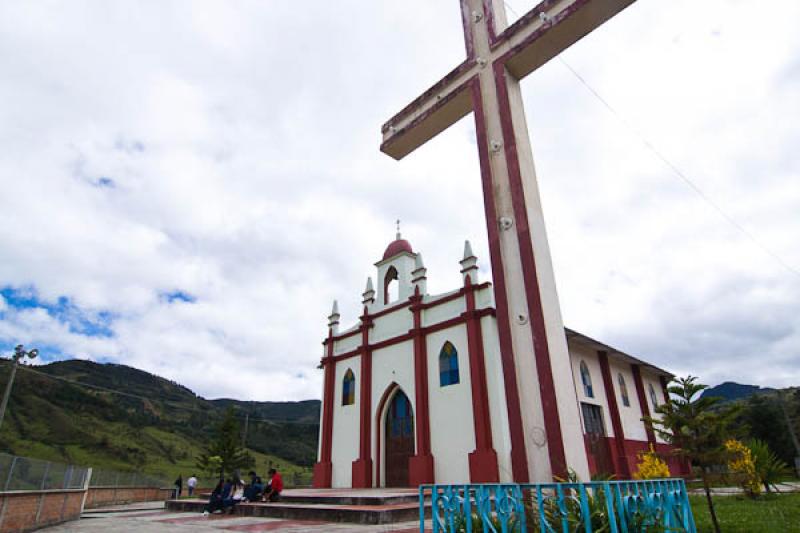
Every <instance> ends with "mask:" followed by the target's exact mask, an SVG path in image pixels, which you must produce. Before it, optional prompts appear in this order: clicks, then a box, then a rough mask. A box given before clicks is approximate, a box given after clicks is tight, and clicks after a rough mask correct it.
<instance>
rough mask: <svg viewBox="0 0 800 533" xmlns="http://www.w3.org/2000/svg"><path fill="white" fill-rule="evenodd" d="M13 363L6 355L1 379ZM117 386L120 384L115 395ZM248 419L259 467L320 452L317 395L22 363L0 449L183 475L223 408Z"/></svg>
mask: <svg viewBox="0 0 800 533" xmlns="http://www.w3.org/2000/svg"><path fill="white" fill-rule="evenodd" d="M9 369H10V363H9V361H8V360H0V384H3V385H4V384H5V383H6V381H7V379H8V373H9ZM112 391H121V392H124V394H117V393H115V392H112ZM229 407H231V408H233V409H234V411H235V412H236V414H237V418H239V419H240V420H241V421H242V422H243V421H244V419H245V417H247V418H248V423H247V435H246V444H247V447H248V448H249V449H250V450H251V453H252V454H253V455H254V456H255V457H256V461H257V465H258V469H259V470H263V469H264V468H266V467H267V466H268V465H269V464H270V463H271V464H275V465H279V466H280V467H281V469H282V470H283V471H284V472H285V473H288V474H293V473H295V472H304V473H305V472H308V470H309V469H310V466H311V465H312V464H313V462H314V460H315V456H316V450H317V438H318V433H319V426H318V424H319V409H320V402H319V401H318V400H309V401H304V402H252V401H248V402H242V401H237V400H232V399H220V400H207V399H205V398H203V397H201V396H198V395H197V394H195V393H194V392H192V391H191V390H190V389H188V388H186V387H184V386H182V385H180V384H178V383H175V382H172V381H169V380H166V379H164V378H161V377H159V376H156V375H153V374H150V373H148V372H144V371H142V370H138V369H135V368H132V367H128V366H125V365H116V364H98V363H94V362H91V361H82V360H69V361H59V362H55V363H50V364H47V365H42V366H36V367H20V369H19V371H18V372H17V377H16V380H15V382H14V389H13V392H12V395H11V399H10V402H9V410H8V413H7V414H6V419H5V421H4V422H3V427H2V429H0V451H6V452H8V453H13V454H17V455H23V456H26V457H35V458H41V459H47V460H52V461H61V462H69V463H75V464H82V465H88V466H93V467H95V468H101V469H115V470H123V471H133V470H136V471H139V472H143V473H146V474H149V475H153V476H158V477H161V478H164V479H174V478H175V477H177V475H178V474H179V473H180V474H183V475H184V477H186V476H187V473H188V472H189V470H194V469H195V468H194V463H195V458H196V457H197V455H198V454H199V453H200V451H201V450H202V448H203V447H204V446H205V445H206V444H207V443H208V442H209V439H210V438H211V435H212V428H213V427H214V425H215V424H216V423H217V422H218V421H219V420H220V418H221V417H222V414H223V413H224V412H225V410H226V409H227V408H229Z"/></svg>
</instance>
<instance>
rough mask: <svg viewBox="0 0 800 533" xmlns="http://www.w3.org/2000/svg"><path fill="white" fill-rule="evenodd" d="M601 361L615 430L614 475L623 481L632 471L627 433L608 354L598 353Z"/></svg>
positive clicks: (612, 425) (601, 371)
mask: <svg viewBox="0 0 800 533" xmlns="http://www.w3.org/2000/svg"><path fill="white" fill-rule="evenodd" d="M597 358H598V360H599V361H600V373H601V374H602V375H603V388H604V389H605V390H606V401H607V402H608V410H609V412H610V413H611V427H613V428H614V443H613V445H614V455H613V459H614V473H615V474H616V475H617V477H619V478H621V479H628V478H630V477H631V469H630V465H629V464H628V458H627V454H626V453H625V431H624V430H623V427H622V417H621V416H620V414H619V404H618V403H617V395H616V394H615V393H614V380H613V378H612V376H611V367H610V366H609V364H608V353H607V352H605V351H599V352H597Z"/></svg>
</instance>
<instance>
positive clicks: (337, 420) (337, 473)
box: [331, 356, 361, 487]
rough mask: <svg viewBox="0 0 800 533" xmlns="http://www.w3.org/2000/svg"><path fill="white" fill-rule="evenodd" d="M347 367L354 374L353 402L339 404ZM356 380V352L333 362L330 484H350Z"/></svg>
mask: <svg viewBox="0 0 800 533" xmlns="http://www.w3.org/2000/svg"><path fill="white" fill-rule="evenodd" d="M347 369H350V370H352V371H353V375H354V376H355V378H356V382H355V386H356V394H355V403H353V404H352V405H342V386H343V380H344V375H345V373H346V372H347ZM360 384H361V357H360V356H355V357H351V358H349V359H346V360H344V361H340V362H339V363H337V364H336V380H335V392H334V396H333V405H334V411H333V449H332V450H331V462H332V463H333V470H332V472H333V473H332V485H333V486H334V487H350V486H351V485H352V479H353V470H352V466H353V461H355V460H356V459H358V437H359V429H360V428H359V405H360V401H361V398H360V396H361V394H360V390H359V389H360Z"/></svg>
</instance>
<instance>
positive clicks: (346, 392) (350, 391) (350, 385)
mask: <svg viewBox="0 0 800 533" xmlns="http://www.w3.org/2000/svg"><path fill="white" fill-rule="evenodd" d="M354 403H356V377H355V376H354V375H353V371H352V370H351V369H349V368H348V369H347V372H345V374H344V381H343V382H342V405H353V404H354Z"/></svg>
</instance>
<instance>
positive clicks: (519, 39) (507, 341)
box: [381, 0, 634, 482]
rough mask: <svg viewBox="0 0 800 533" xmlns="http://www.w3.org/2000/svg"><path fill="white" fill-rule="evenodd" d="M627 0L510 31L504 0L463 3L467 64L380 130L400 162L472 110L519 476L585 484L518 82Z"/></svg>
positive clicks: (583, 0) (573, 4) (565, 5)
mask: <svg viewBox="0 0 800 533" xmlns="http://www.w3.org/2000/svg"><path fill="white" fill-rule="evenodd" d="M633 1H634V0H543V1H542V2H540V3H539V4H538V5H537V6H536V7H534V8H533V9H532V10H531V11H529V12H528V13H526V14H525V15H523V16H522V17H521V18H520V19H519V20H518V21H517V22H515V23H514V24H513V25H511V26H508V27H507V22H506V16H505V10H504V7H503V2H502V0H460V2H461V18H462V23H463V26H464V42H465V48H466V52H467V57H466V59H465V60H464V61H463V62H462V63H461V64H459V65H458V66H457V67H456V68H454V69H453V70H452V71H451V72H450V73H448V74H447V75H446V76H445V77H444V78H442V79H441V80H440V81H439V82H437V83H436V84H434V85H433V86H432V87H431V88H430V89H428V90H427V91H425V92H424V93H423V94H422V95H421V96H420V97H418V98H417V99H415V100H414V101H413V102H412V103H411V104H409V105H408V106H406V107H405V108H404V109H403V110H401V111H400V112H399V113H398V114H397V115H395V116H394V117H393V118H392V119H390V120H389V121H388V122H387V123H386V124H385V125H384V126H383V128H382V132H383V143H382V145H381V150H382V151H383V152H385V153H387V154H388V155H390V156H392V157H394V158H395V159H401V158H402V157H405V156H406V155H408V154H409V153H411V152H412V151H414V150H415V149H416V148H418V147H419V146H421V145H422V144H424V143H425V142H427V141H428V140H430V139H431V138H433V137H435V136H436V135H437V134H439V133H440V132H442V131H444V130H445V129H446V128H448V127H449V126H451V125H452V124H454V123H455V122H456V121H458V120H459V119H461V118H462V117H464V116H465V115H467V114H468V113H469V112H470V111H472V112H473V115H474V119H475V128H476V133H477V144H478V155H479V160H480V168H481V180H482V186H483V197H484V211H485V215H486V227H487V232H488V235H489V252H490V259H491V265H492V277H493V281H494V288H495V303H496V308H497V324H498V336H499V342H500V352H501V361H502V365H503V381H504V385H505V391H506V403H507V408H508V423H509V434H510V440H511V466H512V478H513V480H514V481H518V482H525V481H530V480H531V479H534V480H537V481H549V480H550V479H552V477H553V476H554V475H561V476H563V475H565V474H566V472H567V468H568V467H569V468H572V469H573V470H575V471H576V472H577V473H578V474H579V476H581V477H582V478H588V474H589V469H588V463H587V457H586V450H585V448H584V446H583V435H582V432H581V424H580V415H579V413H578V406H577V404H576V402H575V398H574V389H573V385H572V371H571V367H570V362H569V353H568V351H567V344H566V339H565V336H564V326H563V322H562V319H561V312H560V309H559V305H558V295H557V292H556V287H555V277H554V274H553V267H552V261H551V258H550V251H549V248H548V245H547V237H546V234H545V226H544V216H543V214H542V208H541V202H540V198H539V191H538V188H537V184H536V173H535V170H534V165H533V154H532V151H531V148H530V141H529V136H528V131H527V124H526V121H525V112H524V109H523V105H522V95H521V92H520V87H519V80H520V79H521V78H523V77H524V76H526V75H528V74H530V73H531V72H533V71H534V70H536V69H537V68H538V67H540V66H541V65H543V64H545V63H546V62H547V61H549V60H550V59H552V58H553V57H555V56H556V55H557V54H559V53H560V52H561V51H562V50H564V49H565V48H566V47H568V46H569V45H571V44H572V43H574V42H575V41H577V40H579V39H580V38H581V37H583V36H584V35H586V34H587V33H589V32H590V31H592V30H593V29H595V28H596V27H598V26H599V25H601V24H602V23H603V22H605V21H606V20H608V19H609V18H611V17H612V16H614V15H615V14H617V13H618V12H619V11H621V10H622V9H624V8H625V7H627V6H628V5H629V4H631V3H632V2H633Z"/></svg>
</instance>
